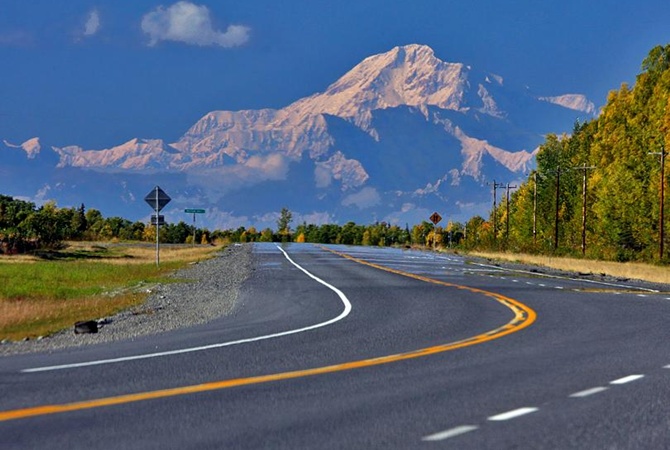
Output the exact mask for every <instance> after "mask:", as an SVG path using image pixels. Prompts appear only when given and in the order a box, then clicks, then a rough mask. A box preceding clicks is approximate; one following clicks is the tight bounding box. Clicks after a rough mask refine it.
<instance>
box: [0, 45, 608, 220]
mask: <svg viewBox="0 0 670 450" xmlns="http://www.w3.org/2000/svg"><path fill="white" fill-rule="evenodd" d="M575 111H580V112H585V113H588V114H593V113H594V112H595V107H594V106H593V104H592V103H591V102H589V101H588V100H587V99H586V98H585V97H584V96H582V95H577V94H569V95H563V96H556V97H537V96H532V95H530V94H529V93H528V92H527V91H526V90H523V89H516V90H515V88H513V87H511V86H508V84H507V82H505V83H503V79H502V77H500V76H498V75H495V74H491V73H485V72H478V71H476V70H473V69H472V68H471V67H469V66H467V65H465V64H461V63H449V62H445V61H442V60H440V59H439V58H437V57H436V56H435V54H434V51H433V50H432V49H431V48H430V47H428V46H425V45H418V44H411V45H405V46H400V47H395V48H393V49H391V50H390V51H388V52H385V53H382V54H378V55H374V56H370V57H368V58H365V59H364V60H363V61H361V62H360V63H359V64H357V65H356V66H355V67H353V68H352V69H351V70H349V71H348V72H347V73H345V74H344V75H343V76H342V77H341V78H340V79H338V80H337V81H335V82H334V83H333V84H331V85H330V86H328V87H327V88H326V89H325V91H323V92H320V93H315V94H314V95H312V96H309V97H306V98H302V99H299V100H297V101H296V102H294V103H292V104H290V105H288V106H286V107H285V108H282V109H276V110H275V109H260V110H244V111H212V112H210V113H207V114H205V115H204V116H203V117H202V118H201V119H200V120H198V121H197V122H196V123H195V124H194V125H193V126H192V127H191V128H190V129H189V130H188V131H187V132H186V133H185V134H184V135H183V136H182V137H181V138H179V139H178V140H177V141H176V142H173V143H171V144H166V143H165V142H164V141H163V140H161V139H132V140H130V141H128V142H125V143H123V144H121V145H118V146H114V147H111V148H107V149H101V150H86V149H83V148H81V147H79V146H75V145H73V146H67V147H62V148H53V152H50V156H49V158H59V161H58V163H57V167H58V169H60V170H61V172H60V173H61V174H62V175H60V176H61V177H65V176H66V175H65V174H69V173H70V172H69V171H71V170H75V169H77V170H79V169H88V171H87V177H86V179H88V178H91V177H92V179H94V178H95V177H93V176H92V175H91V176H89V175H90V171H96V173H100V172H104V173H106V174H109V176H110V177H111V178H109V183H112V184H115V185H119V183H120V181H119V180H120V179H124V180H125V177H127V176H130V175H131V174H132V176H133V177H136V178H133V182H132V183H140V182H141V180H143V178H142V177H141V175H140V174H142V173H144V172H152V173H154V174H161V176H163V175H164V176H166V177H167V178H165V179H169V180H170V182H171V183H172V184H173V186H174V187H173V189H174V190H177V191H178V192H176V193H175V194H178V196H177V197H175V198H179V199H188V198H191V199H193V198H196V199H197V201H198V204H199V205H202V206H205V205H207V204H208V203H209V204H210V206H211V207H212V208H215V209H217V210H219V211H229V210H226V209H224V208H226V207H229V208H230V207H231V205H234V208H235V209H236V210H237V214H238V215H239V216H240V217H244V218H245V220H247V224H248V218H249V217H251V216H253V215H254V214H257V212H258V211H264V213H267V212H268V211H275V210H277V205H280V206H284V203H286V204H289V203H291V202H295V203H297V204H299V205H301V208H303V210H302V211H296V213H297V214H299V215H302V216H303V217H308V216H309V217H315V216H320V217H323V216H328V217H329V218H337V217H338V214H342V215H347V217H348V216H350V215H352V214H353V215H354V216H355V213H353V212H352V211H353V210H356V211H369V214H372V215H373V217H374V218H375V220H376V219H377V218H380V217H387V218H389V220H391V219H392V218H393V217H396V219H398V217H400V216H393V213H392V211H396V212H402V214H403V215H402V217H403V218H408V217H409V216H408V215H407V214H410V212H411V211H415V212H416V213H417V214H419V213H421V214H423V211H424V209H433V208H434V206H430V203H431V202H434V201H436V199H437V200H438V201H440V202H442V203H445V204H449V205H452V206H453V207H454V208H461V207H465V206H463V205H473V204H483V199H484V198H485V197H487V196H488V190H487V189H486V182H487V181H489V180H491V179H492V178H493V177H497V178H498V179H500V178H501V177H503V178H504V177H508V178H511V177H513V176H515V175H514V174H519V173H523V172H525V171H527V170H528V168H529V167H530V166H531V165H532V164H533V158H534V153H532V152H530V151H529V150H531V149H534V148H536V147H537V145H539V144H540V143H541V142H542V139H543V135H544V134H546V133H548V132H560V131H563V129H564V128H565V129H569V128H570V127H571V126H572V124H573V123H574V112H575ZM559 120H560V122H559ZM563 121H564V122H563ZM559 123H560V125H559ZM5 146H6V147H8V148H18V147H21V149H22V150H23V151H24V152H25V154H26V155H27V157H28V158H35V157H36V155H39V154H40V150H41V148H42V146H41V144H40V142H39V140H38V139H37V138H35V139H31V140H29V141H26V142H25V143H24V144H22V145H21V146H13V145H12V144H8V143H7V142H5ZM22 157H23V156H22ZM24 158H25V157H24ZM39 158H43V157H42V155H39ZM39 158H37V159H39ZM46 160H49V159H48V158H47V159H46ZM49 161H50V160H49ZM54 165H56V163H54ZM112 174H113V175H112ZM118 174H121V175H119V176H121V178H119V176H117V175H118ZM100 176H102V175H100ZM100 176H99V177H97V178H98V179H99V180H102V179H103V178H100ZM56 178H58V177H56ZM16 179H17V180H18V179H20V177H16ZM36 180H39V179H38V178H36ZM37 182H39V181H36V183H37ZM123 183H126V182H125V181H123ZM66 184H67V183H66ZM121 185H122V186H126V187H124V197H123V198H124V201H126V200H125V199H126V198H128V196H127V192H126V191H128V189H129V188H127V186H129V184H121ZM133 185H135V184H133ZM61 186H62V185H61ZM177 186H179V187H177ZM98 192H99V191H98ZM135 194H136V195H135V197H136V198H141V197H142V195H143V193H142V192H136V193H135ZM176 203H177V201H175V204H176ZM459 205H461V206H459ZM226 214H227V213H226ZM226 217H227V219H226V220H228V218H229V216H226ZM366 217H368V218H367V219H360V220H369V219H370V217H369V216H366ZM353 218H354V219H355V217H353ZM348 220H349V219H348ZM398 220H399V219H398ZM270 225H272V224H270Z"/></svg>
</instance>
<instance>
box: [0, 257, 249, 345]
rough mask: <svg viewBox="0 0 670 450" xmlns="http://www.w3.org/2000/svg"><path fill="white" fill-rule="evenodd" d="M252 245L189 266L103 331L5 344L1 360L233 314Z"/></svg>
mask: <svg viewBox="0 0 670 450" xmlns="http://www.w3.org/2000/svg"><path fill="white" fill-rule="evenodd" d="M252 265H253V255H252V245H250V244H247V245H231V246H228V247H226V248H225V249H224V250H222V251H220V252H218V253H217V254H216V256H215V257H214V258H212V259H208V260H205V261H201V262H198V263H194V264H191V265H189V266H188V267H187V268H185V269H182V270H179V271H177V272H175V273H174V274H172V275H171V277H172V278H174V279H176V280H182V281H180V282H175V283H163V284H158V285H155V286H151V287H146V288H145V289H146V290H147V291H148V293H149V296H148V297H147V299H146V301H145V302H144V303H143V304H141V305H138V306H137V307H135V308H132V309H129V310H126V311H123V312H121V313H119V314H116V315H115V316H112V317H105V318H100V319H98V325H99V332H98V333H94V334H74V328H72V329H68V330H63V331H61V332H59V333H56V334H54V335H52V336H49V337H45V338H43V339H39V340H38V339H33V340H28V341H21V342H9V343H4V344H1V345H0V355H11V354H19V353H32V352H48V351H52V350H56V349H62V348H68V347H77V346H82V345H91V344H99V343H103V342H111V341H119V340H124V339H132V338H135V337H138V336H143V335H148V334H156V333H162V332H166V331H170V330H174V329H178V328H184V327H188V326H192V325H198V324H202V323H205V322H209V321H210V320H213V319H215V318H217V317H221V316H224V315H227V314H230V313H231V312H232V311H233V310H234V309H235V307H236V304H237V298H238V294H239V291H240V288H241V286H242V284H243V283H244V281H245V280H246V279H247V278H248V276H249V274H250V273H251V269H252Z"/></svg>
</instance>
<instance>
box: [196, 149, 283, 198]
mask: <svg viewBox="0 0 670 450" xmlns="http://www.w3.org/2000/svg"><path fill="white" fill-rule="evenodd" d="M289 163H290V161H289V160H288V159H287V158H285V157H284V156H282V155H280V154H277V153H274V154H271V155H267V156H262V155H254V156H252V157H251V158H249V159H248V160H247V161H245V162H244V163H240V164H235V165H230V166H221V167H217V168H214V169H206V170H200V171H193V172H187V175H186V176H187V179H188V180H189V183H192V184H196V185H197V186H199V187H201V188H202V189H203V190H204V191H205V193H206V194H207V196H208V197H209V198H210V200H213V201H219V200H220V198H221V197H222V196H223V195H225V194H227V193H229V192H232V191H236V190H238V189H242V188H244V187H247V186H253V185H255V184H258V183H262V182H264V181H281V180H285V179H286V177H287V176H288V169H289Z"/></svg>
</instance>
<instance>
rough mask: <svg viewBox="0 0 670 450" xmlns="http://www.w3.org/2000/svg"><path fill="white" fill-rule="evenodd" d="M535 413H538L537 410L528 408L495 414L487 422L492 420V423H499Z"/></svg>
mask: <svg viewBox="0 0 670 450" xmlns="http://www.w3.org/2000/svg"><path fill="white" fill-rule="evenodd" d="M535 411H539V408H530V407H526V408H519V409H514V410H512V411H507V412H504V413H501V414H496V415H495V416H491V417H489V418H488V420H492V421H494V422H501V421H504V420H511V419H516V418H517V417H521V416H525V415H526V414H531V413H534V412H535Z"/></svg>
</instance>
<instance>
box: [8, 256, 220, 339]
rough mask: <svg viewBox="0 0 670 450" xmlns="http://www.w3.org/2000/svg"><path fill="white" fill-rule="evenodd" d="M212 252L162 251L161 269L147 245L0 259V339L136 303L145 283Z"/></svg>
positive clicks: (32, 333) (161, 278)
mask: <svg viewBox="0 0 670 450" xmlns="http://www.w3.org/2000/svg"><path fill="white" fill-rule="evenodd" d="M212 250H213V249H212V247H196V248H195V249H194V248H191V247H178V248H172V249H166V250H163V251H162V252H161V259H162V260H161V264H160V267H156V264H155V262H154V260H153V258H154V253H153V250H152V249H151V248H150V247H146V246H133V245H129V246H110V247H105V246H99V245H96V246H85V245H81V244H77V245H73V246H70V247H68V248H67V249H65V250H63V251H60V252H50V253H49V254H46V255H45V254H43V255H37V256H33V257H31V258H25V257H22V258H14V259H12V257H7V258H3V259H0V340H5V339H9V340H21V339H24V338H35V337H38V336H47V335H49V334H52V333H55V332H57V331H60V330H63V329H67V328H70V327H72V326H73V324H74V323H75V322H76V321H79V320H94V319H98V318H101V317H106V316H109V315H112V314H114V313H117V312H119V311H121V310H123V309H127V308H130V307H132V306H135V305H138V304H141V303H142V302H143V301H144V299H145V298H146V295H147V292H146V290H147V288H148V287H149V286H151V285H153V284H155V283H158V282H163V283H164V282H174V279H167V278H166V275H167V274H169V273H171V272H173V271H175V270H177V269H178V268H181V267H184V266H185V265H187V264H188V263H189V262H192V261H196V260H200V259H204V258H207V257H209V255H211V253H212ZM163 258H164V260H163Z"/></svg>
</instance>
